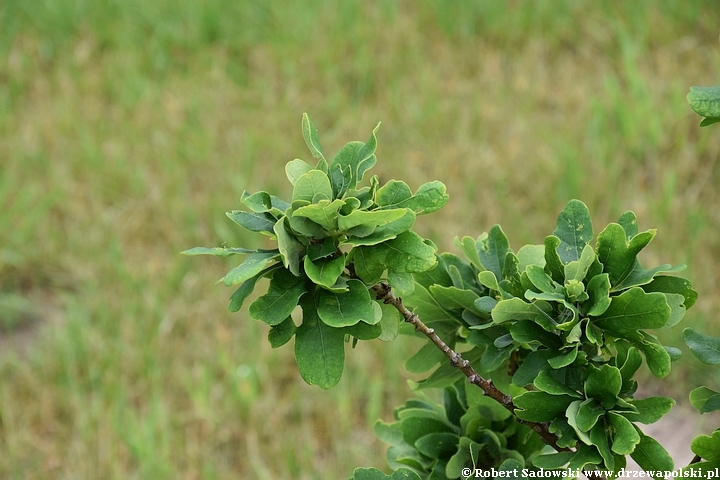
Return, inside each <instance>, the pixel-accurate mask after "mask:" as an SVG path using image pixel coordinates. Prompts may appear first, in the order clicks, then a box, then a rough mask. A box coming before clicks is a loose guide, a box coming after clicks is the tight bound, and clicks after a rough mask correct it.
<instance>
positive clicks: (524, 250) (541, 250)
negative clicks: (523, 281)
mask: <svg viewBox="0 0 720 480" xmlns="http://www.w3.org/2000/svg"><path fill="white" fill-rule="evenodd" d="M517 258H518V261H519V264H518V270H520V271H521V272H524V271H525V270H526V269H527V267H528V266H530V265H538V266H540V267H543V268H544V267H545V245H524V246H522V247H521V248H520V250H518V252H517Z"/></svg>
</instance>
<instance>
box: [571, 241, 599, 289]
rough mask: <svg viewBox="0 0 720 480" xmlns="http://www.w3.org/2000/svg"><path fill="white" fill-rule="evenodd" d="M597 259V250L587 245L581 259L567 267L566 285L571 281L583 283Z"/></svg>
mask: <svg viewBox="0 0 720 480" xmlns="http://www.w3.org/2000/svg"><path fill="white" fill-rule="evenodd" d="M595 259H596V256H595V250H593V248H592V247H591V246H590V245H585V247H584V248H583V249H582V253H581V254H580V259H579V260H574V261H572V262H570V263H568V264H566V265H565V269H564V270H565V284H566V285H567V283H568V282H569V281H570V280H577V281H579V282H582V281H583V280H584V279H585V275H587V272H588V270H589V269H590V266H591V265H592V264H593V262H594V261H595Z"/></svg>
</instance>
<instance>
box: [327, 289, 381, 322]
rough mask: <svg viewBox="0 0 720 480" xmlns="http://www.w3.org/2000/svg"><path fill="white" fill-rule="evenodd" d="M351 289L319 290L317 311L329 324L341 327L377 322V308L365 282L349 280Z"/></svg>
mask: <svg viewBox="0 0 720 480" xmlns="http://www.w3.org/2000/svg"><path fill="white" fill-rule="evenodd" d="M347 286H348V288H349V290H348V291H347V292H344V293H337V292H330V291H328V290H324V289H318V291H317V313H318V315H319V317H320V319H321V320H322V321H323V322H324V323H325V324H326V325H328V326H331V327H335V328H339V327H347V326H350V325H355V324H356V323H358V322H365V323H367V324H371V325H372V324H375V323H377V322H376V321H375V310H374V307H373V301H372V299H371V298H370V293H369V292H368V289H367V287H366V286H365V284H363V282H361V281H359V280H348V281H347ZM377 320H378V321H380V319H379V318H378V319H377Z"/></svg>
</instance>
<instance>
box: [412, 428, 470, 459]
mask: <svg viewBox="0 0 720 480" xmlns="http://www.w3.org/2000/svg"><path fill="white" fill-rule="evenodd" d="M403 423H404V422H403ZM459 441H460V437H458V436H457V435H456V434H454V433H431V434H428V435H425V436H423V437H420V438H419V439H417V441H416V442H415V448H417V450H418V452H420V453H422V454H423V455H425V456H427V457H430V458H433V459H435V460H440V459H442V458H449V457H451V456H452V455H453V454H454V453H455V452H456V451H457V446H458V442H459Z"/></svg>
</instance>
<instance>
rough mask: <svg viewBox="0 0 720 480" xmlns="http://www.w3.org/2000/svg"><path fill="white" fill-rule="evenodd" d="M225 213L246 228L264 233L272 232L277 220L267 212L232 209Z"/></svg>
mask: <svg viewBox="0 0 720 480" xmlns="http://www.w3.org/2000/svg"><path fill="white" fill-rule="evenodd" d="M225 215H227V216H228V218H229V219H230V220H232V221H233V222H235V223H237V224H238V225H240V226H241V227H243V228H244V229H246V230H249V231H251V232H260V233H264V234H272V233H273V227H274V226H275V222H276V221H277V220H276V219H275V217H273V216H272V215H270V214H269V213H250V212H243V211H241V210H233V211H231V212H226V213H225Z"/></svg>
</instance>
